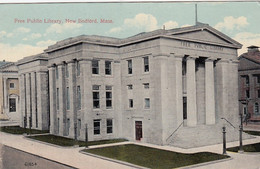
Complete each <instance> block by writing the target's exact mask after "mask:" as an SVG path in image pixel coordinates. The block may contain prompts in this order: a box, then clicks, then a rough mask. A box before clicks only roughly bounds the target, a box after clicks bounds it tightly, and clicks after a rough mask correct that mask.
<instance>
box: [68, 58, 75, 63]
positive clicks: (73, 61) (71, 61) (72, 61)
mask: <svg viewBox="0 0 260 169" xmlns="http://www.w3.org/2000/svg"><path fill="white" fill-rule="evenodd" d="M67 63H68V64H72V63H75V60H74V59H72V60H69V61H67Z"/></svg>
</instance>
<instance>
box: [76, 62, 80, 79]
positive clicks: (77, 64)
mask: <svg viewBox="0 0 260 169" xmlns="http://www.w3.org/2000/svg"><path fill="white" fill-rule="evenodd" d="M76 68H77V76H79V75H80V64H79V61H77V62H76Z"/></svg>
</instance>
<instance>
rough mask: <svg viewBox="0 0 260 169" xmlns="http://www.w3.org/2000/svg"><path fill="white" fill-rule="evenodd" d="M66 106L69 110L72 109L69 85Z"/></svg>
mask: <svg viewBox="0 0 260 169" xmlns="http://www.w3.org/2000/svg"><path fill="white" fill-rule="evenodd" d="M66 108H67V110H69V109H70V93H69V87H67V89H66Z"/></svg>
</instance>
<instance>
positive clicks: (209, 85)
mask: <svg viewBox="0 0 260 169" xmlns="http://www.w3.org/2000/svg"><path fill="white" fill-rule="evenodd" d="M213 62H214V60H213V59H207V60H206V61H205V97H206V98H205V102H206V103H205V109H206V124H215V116H216V115H215V85H214V84H215V82H214V63H213Z"/></svg>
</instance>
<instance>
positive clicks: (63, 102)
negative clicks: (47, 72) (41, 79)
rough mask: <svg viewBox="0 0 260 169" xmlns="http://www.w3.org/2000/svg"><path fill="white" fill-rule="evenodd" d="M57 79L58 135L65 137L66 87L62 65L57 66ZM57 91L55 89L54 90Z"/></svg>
mask: <svg viewBox="0 0 260 169" xmlns="http://www.w3.org/2000/svg"><path fill="white" fill-rule="evenodd" d="M58 71H59V78H58V87H59V112H60V113H59V115H60V116H59V118H60V121H59V122H60V124H59V135H61V136H65V135H66V97H64V96H66V93H65V91H66V90H65V89H66V85H65V71H64V64H59V65H58ZM56 90H57V89H56Z"/></svg>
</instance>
